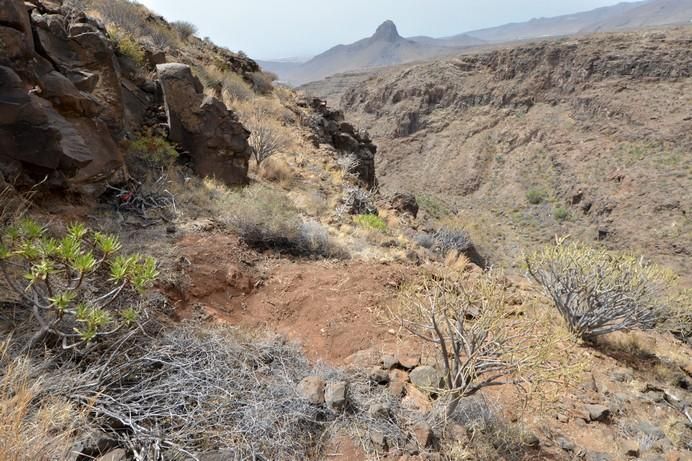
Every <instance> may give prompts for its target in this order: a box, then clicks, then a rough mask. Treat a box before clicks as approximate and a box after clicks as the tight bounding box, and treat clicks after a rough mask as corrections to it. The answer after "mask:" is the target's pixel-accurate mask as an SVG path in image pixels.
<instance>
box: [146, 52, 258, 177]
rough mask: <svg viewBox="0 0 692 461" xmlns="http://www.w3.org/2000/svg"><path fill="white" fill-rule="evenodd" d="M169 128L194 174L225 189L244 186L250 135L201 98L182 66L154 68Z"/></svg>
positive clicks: (196, 82)
mask: <svg viewBox="0 0 692 461" xmlns="http://www.w3.org/2000/svg"><path fill="white" fill-rule="evenodd" d="M156 70H157V73H158V77H159V81H160V82H161V87H162V89H163V96H164V101H165V105H166V114H167V116H168V125H169V128H170V132H169V138H170V139H171V140H172V141H174V142H176V143H178V144H179V145H180V146H182V147H183V148H184V149H186V150H187V151H189V152H190V156H191V157H192V161H193V164H194V169H195V172H196V173H197V174H199V175H201V176H211V177H216V178H219V179H220V180H222V181H223V182H225V183H226V184H229V185H237V184H244V183H245V182H247V171H248V164H249V160H250V156H251V155H252V152H251V150H250V146H249V144H248V141H247V140H248V137H249V136H250V132H249V131H247V130H246V129H245V128H244V127H243V125H242V124H241V123H240V122H239V121H238V118H237V117H236V116H235V115H234V114H233V112H231V111H229V110H228V109H227V108H226V106H225V105H224V104H223V103H222V102H221V101H219V100H218V99H215V98H213V97H209V96H204V94H203V88H202V84H201V83H200V82H199V80H198V79H197V78H196V77H194V76H193V75H192V71H191V70H190V67H189V66H187V65H185V64H175V63H173V64H160V65H158V66H157V67H156Z"/></svg>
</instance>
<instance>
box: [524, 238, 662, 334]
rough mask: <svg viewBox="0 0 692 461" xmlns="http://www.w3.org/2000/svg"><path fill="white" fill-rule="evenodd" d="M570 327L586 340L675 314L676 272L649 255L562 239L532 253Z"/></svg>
mask: <svg viewBox="0 0 692 461" xmlns="http://www.w3.org/2000/svg"><path fill="white" fill-rule="evenodd" d="M526 265H527V268H528V273H529V275H530V276H531V277H532V278H533V279H534V280H536V281H537V282H538V283H539V284H540V285H542V286H543V288H544V289H545V292H546V294H547V295H548V296H550V297H551V298H552V300H553V303H554V304H555V307H556V308H557V310H558V311H559V313H560V315H562V317H563V318H564V319H565V321H566V322H567V325H568V327H569V329H570V330H571V331H572V332H573V333H574V334H575V335H577V336H579V337H581V338H582V339H585V340H590V339H593V338H594V337H596V336H599V335H603V334H607V333H611V332H614V331H618V330H629V329H651V328H653V327H655V326H656V325H657V324H658V323H659V322H661V321H662V320H663V319H665V318H666V317H668V316H669V314H670V312H671V310H670V296H669V294H670V290H671V288H672V286H673V281H674V279H675V278H674V276H673V275H672V274H671V273H670V272H668V271H665V270H663V269H661V268H660V267H658V266H655V265H653V264H649V263H647V262H646V261H644V260H643V258H637V257H634V256H630V255H625V254H619V253H611V252H608V251H606V250H601V249H596V248H591V247H589V246H587V245H584V244H581V243H569V244H568V243H565V242H564V241H560V242H558V244H557V245H555V246H549V247H546V248H544V249H543V250H540V251H538V252H536V253H534V254H532V255H530V256H528V257H526Z"/></svg>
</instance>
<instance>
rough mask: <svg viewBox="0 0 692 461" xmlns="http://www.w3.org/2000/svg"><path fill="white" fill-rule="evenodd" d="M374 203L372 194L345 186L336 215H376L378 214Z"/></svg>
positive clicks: (359, 188)
mask: <svg viewBox="0 0 692 461" xmlns="http://www.w3.org/2000/svg"><path fill="white" fill-rule="evenodd" d="M373 202H374V193H373V192H371V191H369V190H366V189H363V188H361V187H356V186H346V188H345V189H344V194H343V198H342V199H341V205H339V207H338V208H337V210H336V211H337V214H350V215H367V214H372V215H376V214H377V213H378V211H377V207H376V206H375V204H374V203H373Z"/></svg>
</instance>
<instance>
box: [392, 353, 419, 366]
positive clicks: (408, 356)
mask: <svg viewBox="0 0 692 461" xmlns="http://www.w3.org/2000/svg"><path fill="white" fill-rule="evenodd" d="M397 361H398V362H399V365H401V366H402V367H404V368H406V369H407V370H410V369H412V368H416V367H417V366H418V365H419V364H420V355H419V354H413V353H401V354H399V356H398V358H397Z"/></svg>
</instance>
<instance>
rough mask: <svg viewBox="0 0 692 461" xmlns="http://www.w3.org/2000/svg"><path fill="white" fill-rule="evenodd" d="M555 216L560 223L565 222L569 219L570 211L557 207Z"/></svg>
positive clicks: (554, 212)
mask: <svg viewBox="0 0 692 461" xmlns="http://www.w3.org/2000/svg"><path fill="white" fill-rule="evenodd" d="M553 215H554V216H555V219H557V220H558V221H565V220H566V219H567V218H569V211H568V210H567V209H566V208H563V207H557V208H555V210H554V211H553Z"/></svg>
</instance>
